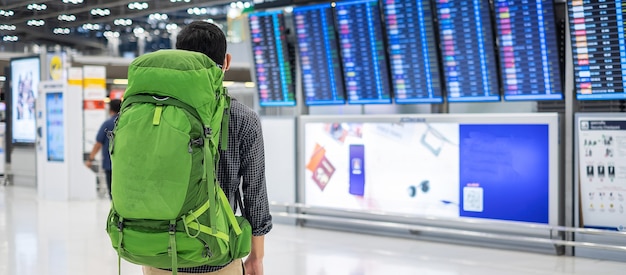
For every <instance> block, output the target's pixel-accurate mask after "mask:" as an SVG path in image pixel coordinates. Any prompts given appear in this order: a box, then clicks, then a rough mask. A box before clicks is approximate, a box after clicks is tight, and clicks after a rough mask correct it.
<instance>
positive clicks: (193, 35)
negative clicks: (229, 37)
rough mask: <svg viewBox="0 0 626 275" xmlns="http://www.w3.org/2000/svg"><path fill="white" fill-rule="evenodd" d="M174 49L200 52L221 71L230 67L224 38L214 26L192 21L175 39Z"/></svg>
mask: <svg viewBox="0 0 626 275" xmlns="http://www.w3.org/2000/svg"><path fill="white" fill-rule="evenodd" d="M176 49H179V50H188V51H194V52H200V53H203V54H205V55H206V56H208V57H209V58H211V60H213V61H214V62H215V63H216V64H217V65H219V66H220V67H221V68H222V71H226V70H228V67H229V66H230V54H227V53H226V36H224V32H222V30H221V29H220V28H219V27H218V26H216V25H215V24H212V23H208V22H204V21H194V22H192V23H191V24H189V25H187V26H185V27H184V28H183V29H182V30H181V31H180V33H178V36H177V37H176Z"/></svg>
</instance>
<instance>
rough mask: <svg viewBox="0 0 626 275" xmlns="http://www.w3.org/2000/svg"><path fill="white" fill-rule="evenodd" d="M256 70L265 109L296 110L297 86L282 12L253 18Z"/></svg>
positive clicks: (251, 23)
mask: <svg viewBox="0 0 626 275" xmlns="http://www.w3.org/2000/svg"><path fill="white" fill-rule="evenodd" d="M248 21H249V23H250V36H251V40H252V54H253V59H254V69H255V75H256V81H257V89H258V92H259V104H260V105H261V106H264V107H265V106H294V105H296V99H295V86H294V82H293V70H292V66H291V64H290V62H289V51H288V48H287V37H286V35H285V18H284V14H283V12H282V11H268V12H257V13H251V14H250V15H249V20H248Z"/></svg>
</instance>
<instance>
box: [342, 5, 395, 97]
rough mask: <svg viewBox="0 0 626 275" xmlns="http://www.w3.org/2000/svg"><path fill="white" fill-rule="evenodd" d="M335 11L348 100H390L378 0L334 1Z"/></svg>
mask: <svg viewBox="0 0 626 275" xmlns="http://www.w3.org/2000/svg"><path fill="white" fill-rule="evenodd" d="M335 13H336V16H337V26H338V28H339V46H340V48H341V59H342V61H343V62H342V63H343V75H344V78H345V82H346V90H347V93H348V103H355V104H365V103H391V89H390V87H389V72H388V69H387V59H386V57H387V53H386V52H385V47H384V43H383V27H382V24H381V20H380V15H381V13H380V8H379V7H378V0H363V1H346V2H338V3H337V7H336V9H335Z"/></svg>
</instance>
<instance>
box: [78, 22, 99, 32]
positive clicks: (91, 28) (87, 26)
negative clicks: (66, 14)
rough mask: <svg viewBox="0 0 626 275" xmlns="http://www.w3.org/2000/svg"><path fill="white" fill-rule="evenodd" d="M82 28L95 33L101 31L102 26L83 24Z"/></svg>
mask: <svg viewBox="0 0 626 275" xmlns="http://www.w3.org/2000/svg"><path fill="white" fill-rule="evenodd" d="M82 27H83V29H85V30H90V31H95V30H99V29H100V25H99V24H91V23H86V24H83V26H82Z"/></svg>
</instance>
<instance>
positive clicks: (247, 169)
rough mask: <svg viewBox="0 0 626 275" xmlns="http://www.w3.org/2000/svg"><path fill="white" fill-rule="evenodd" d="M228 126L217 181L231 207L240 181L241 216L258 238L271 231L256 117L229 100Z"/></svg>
mask: <svg viewBox="0 0 626 275" xmlns="http://www.w3.org/2000/svg"><path fill="white" fill-rule="evenodd" d="M230 107H231V109H230V122H229V125H228V150H227V151H225V152H224V151H220V162H219V171H218V172H217V178H218V180H219V181H220V184H221V186H222V189H224V193H226V197H228V198H229V199H230V201H231V205H234V198H235V192H237V191H238V188H239V183H240V182H241V184H242V185H241V186H242V190H243V204H244V206H245V211H244V213H243V214H244V216H245V217H246V218H247V219H248V221H249V222H250V224H251V225H252V235H253V236H262V235H265V234H267V233H268V232H270V230H271V229H272V216H271V215H270V212H269V203H268V200H267V189H266V186H265V152H264V149H263V133H262V131H261V121H260V119H259V116H258V115H257V114H256V113H255V112H254V111H252V110H251V109H250V108H248V107H247V106H245V105H243V104H242V103H240V102H238V101H237V100H235V99H233V100H232V101H231V106H230ZM223 267H224V266H199V267H192V268H179V269H178V271H179V272H187V273H205V272H214V271H218V270H220V269H222V268H223Z"/></svg>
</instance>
